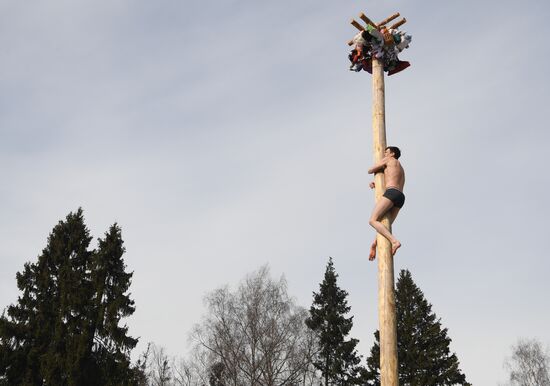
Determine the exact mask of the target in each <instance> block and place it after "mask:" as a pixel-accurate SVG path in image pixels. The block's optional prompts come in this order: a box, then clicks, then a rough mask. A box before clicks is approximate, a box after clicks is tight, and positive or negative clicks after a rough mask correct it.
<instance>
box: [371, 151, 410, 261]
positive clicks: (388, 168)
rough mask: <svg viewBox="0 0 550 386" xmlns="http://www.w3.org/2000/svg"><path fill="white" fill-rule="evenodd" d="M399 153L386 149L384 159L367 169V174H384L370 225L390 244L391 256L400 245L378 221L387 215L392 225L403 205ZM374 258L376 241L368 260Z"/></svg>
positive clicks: (403, 175)
mask: <svg viewBox="0 0 550 386" xmlns="http://www.w3.org/2000/svg"><path fill="white" fill-rule="evenodd" d="M400 155H401V152H400V150H399V149H398V148H396V147H391V146H390V147H388V148H386V151H385V152H384V158H383V159H382V160H381V161H380V162H378V163H377V164H376V165H374V166H373V167H372V168H370V169H369V174H373V173H379V172H383V173H384V181H385V184H386V191H385V192H384V196H383V197H380V200H378V202H377V203H376V205H375V207H374V209H373V211H372V215H371V218H370V221H369V223H370V225H371V226H372V227H373V228H374V229H376V231H377V232H378V233H380V234H381V235H382V236H384V237H385V238H386V239H388V240H389V241H390V242H391V244H392V255H393V254H395V252H396V251H397V249H398V248H399V247H401V243H400V242H399V241H398V240H397V239H396V238H395V237H394V236H393V235H392V233H391V232H390V230H389V229H388V228H386V227H385V226H384V224H382V222H381V221H380V220H381V219H382V217H383V216H384V215H385V214H386V213H387V214H388V217H389V220H390V224H392V223H393V222H394V220H395V218H396V217H397V214H398V213H399V210H400V209H401V207H402V206H403V204H404V203H405V195H404V194H403V187H404V186H405V171H404V170H403V166H401V163H400V162H399V161H398V160H397V159H398V158H399V157H400ZM370 187H371V189H372V188H374V182H371V183H370ZM375 257H376V239H375V241H374V243H373V244H372V246H371V251H370V256H369V260H374V258H375Z"/></svg>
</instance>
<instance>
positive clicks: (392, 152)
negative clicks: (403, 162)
mask: <svg viewBox="0 0 550 386" xmlns="http://www.w3.org/2000/svg"><path fill="white" fill-rule="evenodd" d="M386 150H387V151H389V153H390V155H393V157H394V158H395V159H399V157H401V150H399V148H398V147H397V146H388V147H387V148H386Z"/></svg>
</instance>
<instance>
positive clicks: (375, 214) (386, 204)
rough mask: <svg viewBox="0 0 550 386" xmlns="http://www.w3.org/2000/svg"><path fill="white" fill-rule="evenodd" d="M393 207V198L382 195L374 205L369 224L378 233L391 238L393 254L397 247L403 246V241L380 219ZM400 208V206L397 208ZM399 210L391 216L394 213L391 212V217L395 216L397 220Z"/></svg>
mask: <svg viewBox="0 0 550 386" xmlns="http://www.w3.org/2000/svg"><path fill="white" fill-rule="evenodd" d="M392 208H393V202H391V200H389V199H387V198H386V197H380V200H378V202H377V203H376V205H375V206H374V209H373V211H372V215H371V218H370V220H369V224H370V225H371V226H372V227H373V228H374V229H376V231H377V232H378V233H380V234H381V235H382V236H384V237H385V238H386V239H388V240H389V242H390V243H391V252H392V255H394V254H395V252H397V249H399V247H401V243H400V242H399V241H398V240H397V239H396V238H395V237H394V236H393V235H392V234H391V232H390V231H389V229H388V228H386V227H385V226H384V224H382V222H380V219H381V218H382V217H383V216H384V215H385V214H386V213H387V212H388V211H390V210H391V209H392ZM397 209H399V208H397ZM398 212H399V211H398V210H397V211H395V212H394V214H395V215H394V216H391V214H392V213H390V217H393V219H394V220H395V217H396V216H397V213H398Z"/></svg>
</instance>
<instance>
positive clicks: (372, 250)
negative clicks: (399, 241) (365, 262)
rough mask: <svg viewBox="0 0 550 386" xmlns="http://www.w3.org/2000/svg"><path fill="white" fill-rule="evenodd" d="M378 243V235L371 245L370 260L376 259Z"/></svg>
mask: <svg viewBox="0 0 550 386" xmlns="http://www.w3.org/2000/svg"><path fill="white" fill-rule="evenodd" d="M377 244H378V241H377V240H376V237H375V238H374V241H373V242H372V244H371V246H370V252H369V260H370V261H373V260H374V259H376V245H377Z"/></svg>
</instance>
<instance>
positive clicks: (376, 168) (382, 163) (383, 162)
mask: <svg viewBox="0 0 550 386" xmlns="http://www.w3.org/2000/svg"><path fill="white" fill-rule="evenodd" d="M387 165H388V157H384V158H382V159H381V160H380V162H378V163H377V164H375V165H374V166H373V167H371V168H370V169H369V174H373V173H378V172H381V171H382V170H384V169H385V168H386V166H387Z"/></svg>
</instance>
